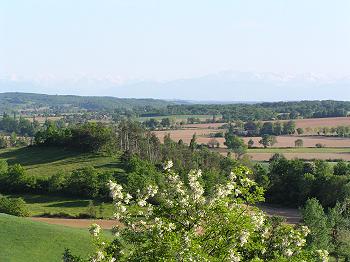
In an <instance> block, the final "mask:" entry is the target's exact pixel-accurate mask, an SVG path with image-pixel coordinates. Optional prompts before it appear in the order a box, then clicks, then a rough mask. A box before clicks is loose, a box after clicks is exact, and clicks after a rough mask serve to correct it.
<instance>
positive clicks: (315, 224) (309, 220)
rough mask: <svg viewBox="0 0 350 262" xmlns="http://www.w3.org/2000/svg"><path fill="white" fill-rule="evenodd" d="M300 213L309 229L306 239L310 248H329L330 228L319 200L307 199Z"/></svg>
mask: <svg viewBox="0 0 350 262" xmlns="http://www.w3.org/2000/svg"><path fill="white" fill-rule="evenodd" d="M301 213H302V216H303V221H304V223H305V225H307V226H308V227H309V229H310V230H311V233H310V234H309V236H308V237H307V241H308V242H309V244H310V245H311V246H312V248H314V249H326V250H329V249H330V248H331V237H330V232H331V230H330V227H329V225H328V221H327V216H326V214H325V212H324V210H323V207H322V206H321V204H320V202H319V201H318V200H317V199H315V198H312V199H309V200H308V201H306V204H305V207H304V208H303V209H302V210H301Z"/></svg>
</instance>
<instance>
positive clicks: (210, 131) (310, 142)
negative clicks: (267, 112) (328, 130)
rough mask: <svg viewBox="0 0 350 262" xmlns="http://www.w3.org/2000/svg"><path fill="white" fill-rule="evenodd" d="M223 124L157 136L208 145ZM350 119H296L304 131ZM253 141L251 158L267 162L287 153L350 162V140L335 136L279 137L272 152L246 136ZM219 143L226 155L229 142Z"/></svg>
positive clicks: (188, 127)
mask: <svg viewBox="0 0 350 262" xmlns="http://www.w3.org/2000/svg"><path fill="white" fill-rule="evenodd" d="M282 122H283V121H282ZM222 125H223V123H209V124H192V125H185V126H183V129H179V130H167V131H155V134H156V135H157V137H158V138H159V139H160V140H161V141H162V140H163V137H164V136H165V135H166V134H170V137H171V138H172V139H173V140H174V141H178V140H180V139H182V140H183V141H184V142H185V143H187V144H188V143H190V141H191V139H192V136H193V134H196V135H197V143H199V144H208V142H209V141H210V140H212V139H213V138H212V136H213V135H214V134H215V133H219V132H221V133H222V132H225V131H226V130H225V129H219V127H221V126H222ZM349 125H350V117H335V118H320V119H319V118H317V119H298V120H296V126H297V127H301V128H304V129H305V128H306V127H309V128H316V127H325V126H327V127H336V126H349ZM250 139H252V140H253V141H254V148H257V149H256V150H255V149H252V150H249V152H248V155H249V156H251V157H252V159H253V160H256V161H266V160H268V159H270V157H271V156H272V155H273V154H274V153H283V154H284V155H285V156H286V157H287V158H289V159H293V158H302V159H323V160H335V159H343V160H346V161H350V138H340V137H331V136H318V135H304V136H297V135H293V136H278V137H277V143H276V144H275V145H274V146H273V147H272V149H269V148H268V149H264V148H263V146H262V145H261V144H259V140H260V139H261V138H260V137H252V138H251V137H244V138H243V140H244V141H245V143H248V141H249V140H250ZM297 139H302V140H303V143H304V145H303V148H295V140H297ZM215 140H216V141H217V142H219V145H220V149H218V150H219V151H220V153H222V154H226V153H227V149H226V146H225V145H224V142H225V139H224V138H223V137H217V138H215ZM316 144H321V145H323V146H324V147H325V148H320V149H318V148H316Z"/></svg>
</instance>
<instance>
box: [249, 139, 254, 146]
mask: <svg viewBox="0 0 350 262" xmlns="http://www.w3.org/2000/svg"><path fill="white" fill-rule="evenodd" d="M253 146H254V140H253V139H252V138H251V139H249V141H248V148H252V147H253Z"/></svg>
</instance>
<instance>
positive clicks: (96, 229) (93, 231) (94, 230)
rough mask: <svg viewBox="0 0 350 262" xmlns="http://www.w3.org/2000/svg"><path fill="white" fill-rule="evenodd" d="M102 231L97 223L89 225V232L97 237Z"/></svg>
mask: <svg viewBox="0 0 350 262" xmlns="http://www.w3.org/2000/svg"><path fill="white" fill-rule="evenodd" d="M100 231H101V227H100V226H99V225H97V224H92V225H91V226H90V227H89V232H90V234H91V235H93V236H94V237H97V236H98V235H99V234H100Z"/></svg>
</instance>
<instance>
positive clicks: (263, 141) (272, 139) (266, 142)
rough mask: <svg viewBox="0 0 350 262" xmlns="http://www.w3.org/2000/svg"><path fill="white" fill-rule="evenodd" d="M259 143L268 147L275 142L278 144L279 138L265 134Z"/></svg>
mask: <svg viewBox="0 0 350 262" xmlns="http://www.w3.org/2000/svg"><path fill="white" fill-rule="evenodd" d="M259 143H260V144H262V145H263V146H264V148H266V147H268V146H273V145H274V144H276V143H277V139H276V137H275V136H271V135H263V136H262V137H261V140H260V141H259Z"/></svg>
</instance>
